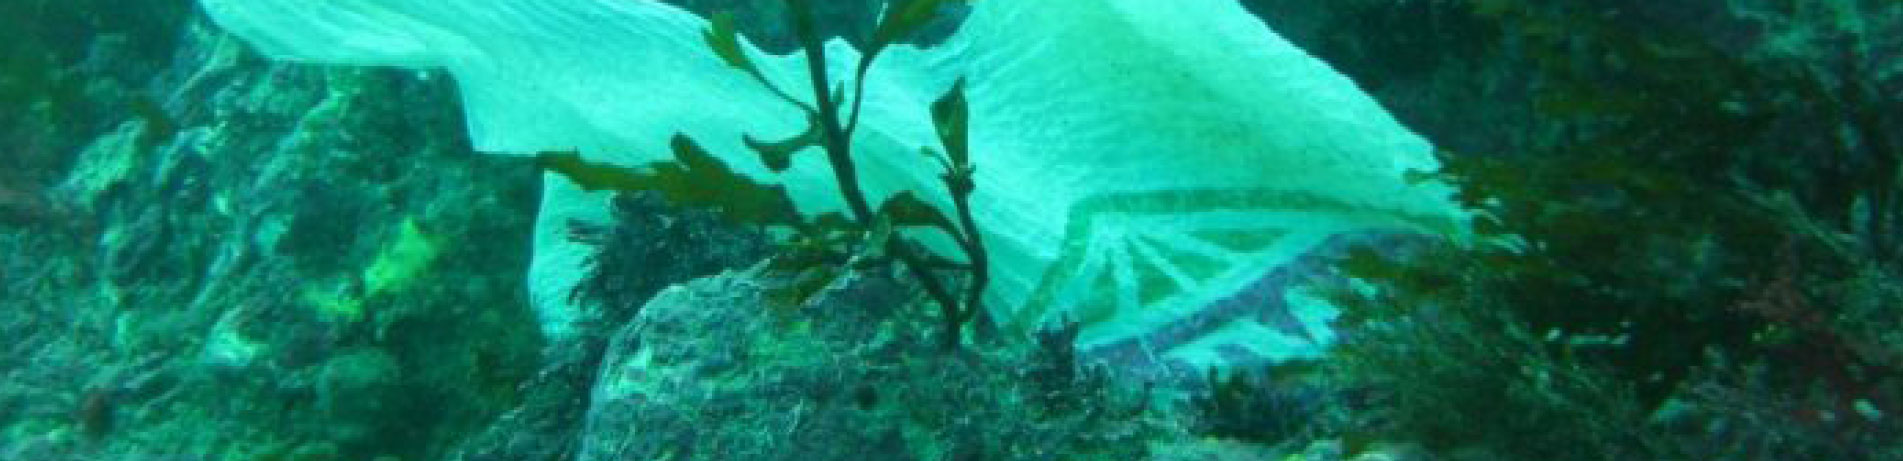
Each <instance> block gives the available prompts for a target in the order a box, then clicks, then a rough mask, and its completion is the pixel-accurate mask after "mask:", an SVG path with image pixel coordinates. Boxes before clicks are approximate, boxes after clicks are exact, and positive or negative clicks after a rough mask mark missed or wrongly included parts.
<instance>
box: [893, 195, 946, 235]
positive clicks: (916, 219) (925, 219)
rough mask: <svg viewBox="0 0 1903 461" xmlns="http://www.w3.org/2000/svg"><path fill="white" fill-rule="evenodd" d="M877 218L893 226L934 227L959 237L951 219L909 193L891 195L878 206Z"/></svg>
mask: <svg viewBox="0 0 1903 461" xmlns="http://www.w3.org/2000/svg"><path fill="white" fill-rule="evenodd" d="M879 216H880V217H882V218H884V219H888V220H891V222H892V225H893V226H898V227H936V228H940V229H944V230H945V232H950V233H951V234H952V235H953V236H957V235H959V234H958V230H957V229H958V228H957V226H953V225H952V220H951V218H948V217H946V216H945V213H944V212H941V211H938V207H934V206H932V205H931V204H929V203H925V201H924V200H919V198H918V196H916V195H912V192H911V191H905V192H900V193H897V194H893V195H892V197H891V198H888V199H886V200H885V203H883V204H880V205H879Z"/></svg>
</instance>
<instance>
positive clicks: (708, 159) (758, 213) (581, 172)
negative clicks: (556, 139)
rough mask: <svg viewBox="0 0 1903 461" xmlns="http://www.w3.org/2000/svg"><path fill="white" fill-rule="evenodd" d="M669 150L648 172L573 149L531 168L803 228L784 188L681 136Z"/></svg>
mask: <svg viewBox="0 0 1903 461" xmlns="http://www.w3.org/2000/svg"><path fill="white" fill-rule="evenodd" d="M673 147H674V157H675V162H662V163H656V164H653V165H651V166H649V167H647V168H628V167H621V166H615V165H610V164H605V163H594V162H589V161H588V160H586V159H583V158H582V157H581V154H578V153H575V152H572V151H570V152H546V153H542V154H541V155H538V156H537V157H536V164H537V166H539V167H541V168H542V169H544V170H548V171H551V172H555V173H557V174H560V175H562V176H564V177H567V178H568V180H569V181H570V182H573V183H575V185H576V186H579V187H581V188H582V190H585V191H591V192H592V191H604V190H610V191H623V192H634V191H655V192H658V193H660V194H661V196H662V197H665V198H666V199H667V200H669V201H671V202H674V203H677V204H680V205H684V206H691V207H698V208H707V209H711V210H713V211H715V212H716V213H717V214H719V215H720V216H721V217H722V218H724V219H727V220H728V221H730V222H733V223H737V224H756V225H787V226H802V225H804V224H803V223H802V222H801V220H800V215H799V213H798V211H797V210H796V209H795V208H794V207H793V200H792V198H791V197H790V196H788V195H787V194H786V189H785V188H783V187H781V186H779V185H766V184H760V183H757V182H754V181H753V180H751V179H749V178H747V177H746V176H743V175H740V174H739V173H735V172H734V171H733V170H731V169H729V168H727V165H726V164H724V163H721V162H720V159H717V158H714V157H713V156H711V155H708V154H707V152H706V151H704V150H702V149H701V148H700V146H698V145H695V144H694V142H693V141H692V140H690V139H688V138H687V137H686V136H682V135H676V136H675V137H674V146H673Z"/></svg>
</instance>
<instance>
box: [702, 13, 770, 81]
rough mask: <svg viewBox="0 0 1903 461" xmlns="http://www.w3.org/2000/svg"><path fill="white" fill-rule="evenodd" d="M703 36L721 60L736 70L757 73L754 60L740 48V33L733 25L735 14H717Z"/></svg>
mask: <svg viewBox="0 0 1903 461" xmlns="http://www.w3.org/2000/svg"><path fill="white" fill-rule="evenodd" d="M701 36H702V37H703V38H705V39H706V40H707V46H708V47H709V48H713V50H714V54H716V55H719V56H720V60H721V61H723V62H726V63H727V65H729V66H733V68H735V69H740V70H744V71H747V72H749V73H752V72H756V71H757V70H756V68H755V67H754V66H753V60H752V59H749V58H747V53H746V51H744V50H742V49H741V48H740V31H739V29H736V28H735V27H734V25H733V13H730V12H725V11H723V12H720V13H715V14H714V17H713V20H712V21H711V22H710V24H708V28H707V31H706V32H704V33H702V34H701Z"/></svg>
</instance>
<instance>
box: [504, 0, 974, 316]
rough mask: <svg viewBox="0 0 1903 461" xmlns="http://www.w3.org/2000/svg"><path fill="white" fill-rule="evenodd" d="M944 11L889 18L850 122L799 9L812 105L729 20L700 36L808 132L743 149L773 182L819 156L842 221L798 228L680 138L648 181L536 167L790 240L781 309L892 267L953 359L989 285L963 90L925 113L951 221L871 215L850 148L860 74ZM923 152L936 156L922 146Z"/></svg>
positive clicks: (925, 209) (760, 188) (796, 19)
mask: <svg viewBox="0 0 1903 461" xmlns="http://www.w3.org/2000/svg"><path fill="white" fill-rule="evenodd" d="M946 3H947V2H946V1H945V0H914V1H904V2H898V3H897V4H895V5H890V7H889V8H887V9H886V13H885V15H884V16H883V17H882V19H881V21H880V23H879V25H878V26H877V27H876V28H875V29H874V30H875V32H874V34H873V38H872V41H871V43H869V44H868V45H867V50H866V51H865V52H864V54H862V56H861V58H860V61H859V66H858V71H857V73H856V74H855V80H854V81H852V82H850V83H849V84H850V85H851V88H852V98H851V101H852V102H851V104H852V105H851V108H850V109H849V110H847V109H846V108H845V107H844V105H845V103H846V100H847V98H846V88H847V87H846V85H847V84H844V83H836V82H834V81H832V79H831V78H830V77H829V76H828V75H827V70H826V67H825V64H824V63H825V62H826V56H825V48H824V47H823V45H821V44H820V41H819V36H818V34H817V32H816V29H815V27H814V26H813V24H812V18H811V12H810V11H807V10H806V8H807V7H808V5H807V3H806V2H805V1H804V0H790V1H789V2H788V6H789V7H790V8H791V9H792V14H791V20H792V29H793V30H794V31H795V32H796V33H797V34H798V35H799V38H800V44H801V45H802V46H803V47H804V49H805V53H806V59H807V61H808V72H809V75H808V76H809V77H810V82H811V88H810V90H811V91H812V95H811V96H812V102H811V103H808V102H806V101H805V100H802V99H800V98H797V97H794V96H793V93H791V92H788V91H786V90H785V89H783V88H780V87H779V86H778V85H777V84H776V83H774V82H773V81H772V80H770V79H768V78H766V76H765V74H763V73H762V72H761V71H760V68H759V67H758V66H757V65H755V64H754V63H753V61H752V60H751V58H749V57H748V56H747V55H746V52H745V48H744V47H743V46H742V43H741V40H740V34H739V32H738V31H737V30H736V28H735V26H734V23H733V18H732V16H731V15H727V14H716V15H714V17H713V20H712V21H711V23H710V25H709V28H708V30H707V31H706V32H705V33H704V34H703V37H704V39H705V41H706V43H707V46H708V48H709V49H711V50H712V51H713V53H714V54H715V56H717V57H719V58H720V60H721V61H722V62H724V63H726V64H727V65H728V66H729V67H732V68H734V69H735V70H738V71H740V72H742V73H745V74H747V75H748V76H750V77H752V78H753V79H754V80H756V81H757V82H758V83H760V84H761V85H763V86H765V87H766V88H767V89H769V90H770V91H772V92H773V93H774V94H775V95H776V96H778V97H779V98H780V99H782V100H783V101H785V102H787V103H788V104H789V105H791V106H793V107H795V108H796V109H798V110H800V111H801V112H803V113H804V114H805V115H806V116H807V120H808V124H807V126H806V127H805V128H804V129H803V130H802V131H801V132H800V133H798V134H795V135H793V136H790V137H786V138H782V139H779V140H774V141H765V140H761V139H760V138H756V137H754V136H752V135H745V136H743V137H742V139H741V141H742V142H743V143H744V144H745V145H746V146H747V148H748V149H749V150H752V151H754V153H755V154H756V155H757V156H758V158H759V159H760V161H761V163H762V164H764V166H766V167H767V169H769V170H771V171H774V172H776V173H777V172H784V171H785V170H786V169H788V168H790V167H791V166H792V161H793V156H794V155H797V154H798V153H799V152H801V151H805V150H808V149H811V148H815V147H817V148H819V149H820V150H822V151H824V152H825V154H826V161H827V164H828V165H829V166H830V167H831V168H832V171H833V173H834V177H835V178H836V180H837V188H836V189H837V190H838V191H839V192H840V194H841V195H842V196H843V198H844V200H845V202H846V204H847V208H848V210H847V211H848V214H837V213H827V214H821V215H817V216H812V217H807V216H804V215H802V214H800V213H799V212H798V210H797V209H795V208H794V206H793V202H792V200H791V199H790V198H789V196H788V195H787V192H786V190H785V188H784V187H783V186H779V185H765V184H761V183H759V182H756V181H753V180H752V179H749V178H747V177H745V176H744V175H740V174H738V173H735V172H734V171H733V170H732V169H731V168H729V167H728V166H727V165H725V164H723V163H721V161H720V160H719V159H718V158H715V157H713V156H712V155H709V154H708V153H707V152H706V151H704V150H702V149H701V148H700V147H699V146H698V145H697V144H695V143H694V142H693V141H692V140H691V139H688V138H687V137H686V136H685V135H676V136H675V138H674V142H673V148H674V156H675V159H674V161H673V162H663V163H658V164H654V165H651V166H649V167H647V168H645V169H632V168H623V167H617V166H612V165H604V164H599V163H591V162H588V161H586V160H584V159H582V158H581V156H580V155H578V154H576V153H572V152H571V153H545V154H542V155H541V156H540V157H539V163H540V165H541V166H542V168H544V169H547V170H549V171H554V172H556V173H560V174H562V175H564V176H567V177H568V178H569V179H570V180H571V181H573V182H574V183H575V184H577V185H579V186H581V187H582V188H583V189H585V190H591V191H593V190H615V191H630V192H631V191H656V192H659V193H661V194H662V196H664V197H666V198H667V199H669V200H672V201H674V202H676V203H678V204H682V205H687V206H694V207H704V208H709V209H713V210H716V211H718V212H719V213H720V214H721V216H723V217H726V218H727V219H730V220H732V221H733V222H735V223H745V224H755V225H762V226H783V227H788V228H791V229H793V230H794V231H796V232H795V233H794V234H793V236H792V237H791V238H790V239H789V240H788V241H786V242H785V244H784V245H783V251H782V255H781V256H780V257H778V258H776V259H775V260H774V263H773V264H772V265H771V266H770V267H771V268H773V269H775V270H777V271H779V272H780V273H782V274H786V275H787V276H788V278H789V279H790V282H789V283H788V285H787V287H786V288H785V289H784V290H783V291H782V292H781V293H780V294H779V295H778V296H776V298H778V299H780V300H781V301H783V302H785V303H789V304H800V303H804V302H806V300H808V299H809V298H810V297H811V296H812V295H814V294H815V293H818V292H819V291H820V290H821V289H823V288H824V287H825V286H827V285H829V284H831V283H833V282H834V281H835V280H837V279H838V277H840V276H841V275H843V274H844V273H845V272H846V271H845V269H846V268H848V267H854V266H866V265H874V264H890V263H893V262H896V263H898V264H900V265H902V266H903V267H905V268H906V269H907V270H908V271H910V273H911V274H912V275H913V277H914V278H915V279H916V280H917V281H918V282H919V284H920V286H921V287H922V288H924V290H925V292H926V294H927V295H928V296H930V297H931V298H932V300H933V301H934V302H936V303H937V304H938V305H939V306H940V314H941V316H942V321H943V322H944V325H945V328H944V341H945V343H946V344H947V345H949V346H952V347H956V346H958V345H959V344H960V343H961V340H960V336H961V330H962V329H963V328H964V325H965V324H966V323H967V322H969V321H970V320H971V319H973V318H975V317H976V316H977V314H978V313H979V312H981V311H982V307H981V306H980V301H981V299H982V295H983V292H984V287H985V286H986V284H987V280H988V268H987V267H986V265H987V258H986V257H985V254H984V245H983V242H982V241H981V236H980V233H979V231H978V228H977V223H976V220H975V219H973V217H972V213H971V205H970V196H971V194H972V192H973V191H974V190H975V189H976V184H975V182H974V181H973V180H972V173H973V172H974V171H975V168H974V167H973V166H972V165H971V161H970V155H969V152H968V151H967V147H966V145H967V143H966V142H965V137H966V128H965V126H966V118H967V117H968V114H967V111H968V109H967V108H966V104H965V98H964V85H963V83H962V82H960V83H959V84H958V85H955V86H954V87H953V88H952V89H951V91H949V92H948V93H947V94H946V95H945V96H944V97H942V98H941V99H939V100H938V101H937V102H935V103H934V104H933V106H932V113H933V119H934V122H935V124H936V126H937V128H938V133H939V138H940V142H941V143H942V144H943V146H942V147H943V148H944V149H945V151H946V152H947V155H945V156H942V157H939V156H937V154H931V156H932V157H935V158H937V159H938V161H939V164H940V166H941V167H943V168H944V169H945V172H944V174H943V175H942V178H943V179H944V182H945V185H946V187H947V189H948V191H949V193H950V195H951V198H952V203H953V207H954V210H953V211H954V213H955V214H948V213H947V212H945V211H944V210H941V209H939V208H938V207H936V206H934V205H932V204H931V203H930V202H927V201H925V200H923V199H921V198H919V192H917V191H899V192H897V193H895V194H893V195H891V196H890V197H887V198H886V199H885V200H884V201H882V202H880V203H878V204H876V205H875V204H873V203H871V202H870V201H869V200H868V199H867V198H866V196H865V192H864V191H863V189H862V186H861V185H860V183H859V178H858V170H857V166H856V165H855V163H854V160H855V159H854V156H853V152H852V149H853V144H852V142H851V140H852V136H853V133H854V132H855V131H857V129H858V123H857V122H858V118H859V114H860V107H861V101H862V100H863V99H864V95H865V88H866V74H867V72H869V71H870V69H871V67H872V64H873V62H874V61H875V60H876V59H877V56H878V55H879V54H880V52H881V51H882V50H884V49H885V48H886V47H887V46H889V45H891V44H893V43H896V42H897V41H898V40H901V39H904V38H905V37H907V36H909V35H911V34H913V33H915V32H917V31H918V30H920V29H921V28H923V27H925V26H926V25H927V24H929V23H930V22H931V21H932V20H933V19H934V18H936V17H937V15H938V13H939V12H940V10H941V9H942V7H943V6H944V5H945V4H946ZM923 150H925V151H926V152H934V151H933V150H932V148H931V147H929V146H928V147H925V148H924V149H923ZM953 216H956V219H954V218H953ZM919 228H924V229H933V230H936V231H939V232H943V233H944V234H945V235H947V236H949V237H950V238H951V239H952V240H954V241H955V242H957V244H958V248H959V249H960V250H963V252H964V253H965V255H964V256H965V257H966V260H965V261H954V260H949V259H947V258H944V257H942V256H939V255H937V254H934V253H932V252H930V251H928V250H926V249H925V246H924V245H922V244H920V243H919V242H917V241H915V240H914V238H913V237H912V236H910V235H908V234H909V231H910V230H913V229H919ZM960 278H962V279H963V280H964V289H963V290H962V292H957V293H955V292H953V291H952V290H951V289H950V288H948V287H947V285H948V284H951V283H954V281H955V280H957V279H960Z"/></svg>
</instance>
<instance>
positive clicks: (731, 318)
mask: <svg viewBox="0 0 1903 461" xmlns="http://www.w3.org/2000/svg"><path fill="white" fill-rule="evenodd" d="M775 287H776V279H775V278H774V277H771V276H769V275H767V274H764V273H763V272H761V270H760V269H753V270H748V271H739V272H728V273H725V274H722V275H719V276H715V277H710V278H706V279H701V280H696V281H693V282H689V283H686V284H682V285H678V286H674V287H671V288H668V289H667V290H665V291H663V292H661V293H660V294H659V295H657V296H655V298H654V300H653V301H651V302H649V303H648V304H647V305H646V306H645V307H643V308H642V309H641V311H640V313H639V314H637V315H636V317H635V319H634V321H633V322H630V323H629V324H628V325H627V326H626V327H624V328H622V329H621V330H620V331H618V332H616V333H615V334H614V336H613V338H612V340H611V341H610V342H609V343H608V348H607V351H606V353H605V355H604V358H603V360H602V366H601V372H600V375H599V378H598V379H597V380H596V381H595V383H594V388H593V389H592V390H591V391H590V401H591V404H590V406H589V408H588V411H587V416H586V419H585V422H584V426H583V428H584V429H583V431H582V433H581V434H580V436H579V444H580V445H579V447H580V448H579V450H578V453H577V458H576V459H578V460H601V461H605V460H613V459H674V460H688V459H710V460H712V459H723V460H724V459H753V460H802V461H814V460H849V459H854V460H856V459H986V460H991V459H1027V460H1029V459H1082V458H1091V457H1098V456H1102V457H1103V458H1091V459H1139V457H1140V456H1141V452H1142V451H1143V449H1144V447H1145V445H1146V444H1147V440H1148V439H1149V437H1152V436H1154V435H1155V434H1157V433H1159V429H1158V427H1156V426H1155V425H1154V424H1149V423H1147V422H1145V418H1144V416H1145V414H1144V413H1143V412H1142V409H1143V406H1142V403H1141V402H1142V399H1141V398H1140V396H1139V395H1136V394H1135V393H1131V392H1120V390H1119V389H1114V388H1112V387H1111V386H1110V385H1109V384H1108V383H1107V381H1106V380H1103V379H1101V376H1100V375H1098V374H1095V373H1090V372H1087V371H1075V370H1077V369H1076V368H1075V367H1076V366H1077V365H1076V364H1075V363H1073V362H1068V361H1067V360H1069V358H1070V357H1071V356H1070V355H1069V354H1065V353H1053V352H1054V351H1053V350H1052V349H1058V348H1044V349H1041V350H1033V351H1010V350H992V349H990V348H992V347H995V346H986V347H980V346H971V347H968V348H966V349H963V350H960V351H957V352H948V351H946V350H945V349H944V348H943V346H942V344H941V343H940V342H939V340H938V339H937V338H936V336H935V335H937V334H939V333H938V324H937V323H936V322H935V321H933V319H931V318H929V314H928V313H935V312H936V310H934V309H930V308H929V307H930V306H929V305H926V304H924V303H922V302H920V301H919V300H917V299H916V298H915V297H914V296H915V291H916V290H915V288H914V287H912V286H911V285H910V284H909V282H907V281H906V280H904V279H902V278H901V279H894V278H891V277H888V276H885V275H883V274H880V273H857V274H853V275H851V276H848V277H846V278H845V279H844V280H843V281H842V282H840V283H837V284H835V285H833V286H831V287H829V288H828V289H827V290H826V291H825V292H823V293H822V294H820V295H818V296H817V297H816V298H815V299H814V300H812V301H811V302H810V303H808V304H806V305H800V306H785V305H778V304H776V303H775V301H772V300H771V299H773V298H772V296H771V293H772V290H774V289H775ZM1068 347H1069V344H1068V343H1065V344H1064V345H1063V346H1062V348H1068ZM1052 361H1064V362H1063V363H1060V364H1055V365H1052V364H1051V362H1052ZM1052 368H1059V369H1065V370H1074V371H1075V372H1064V373H1042V372H1038V370H1049V369H1052Z"/></svg>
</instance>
